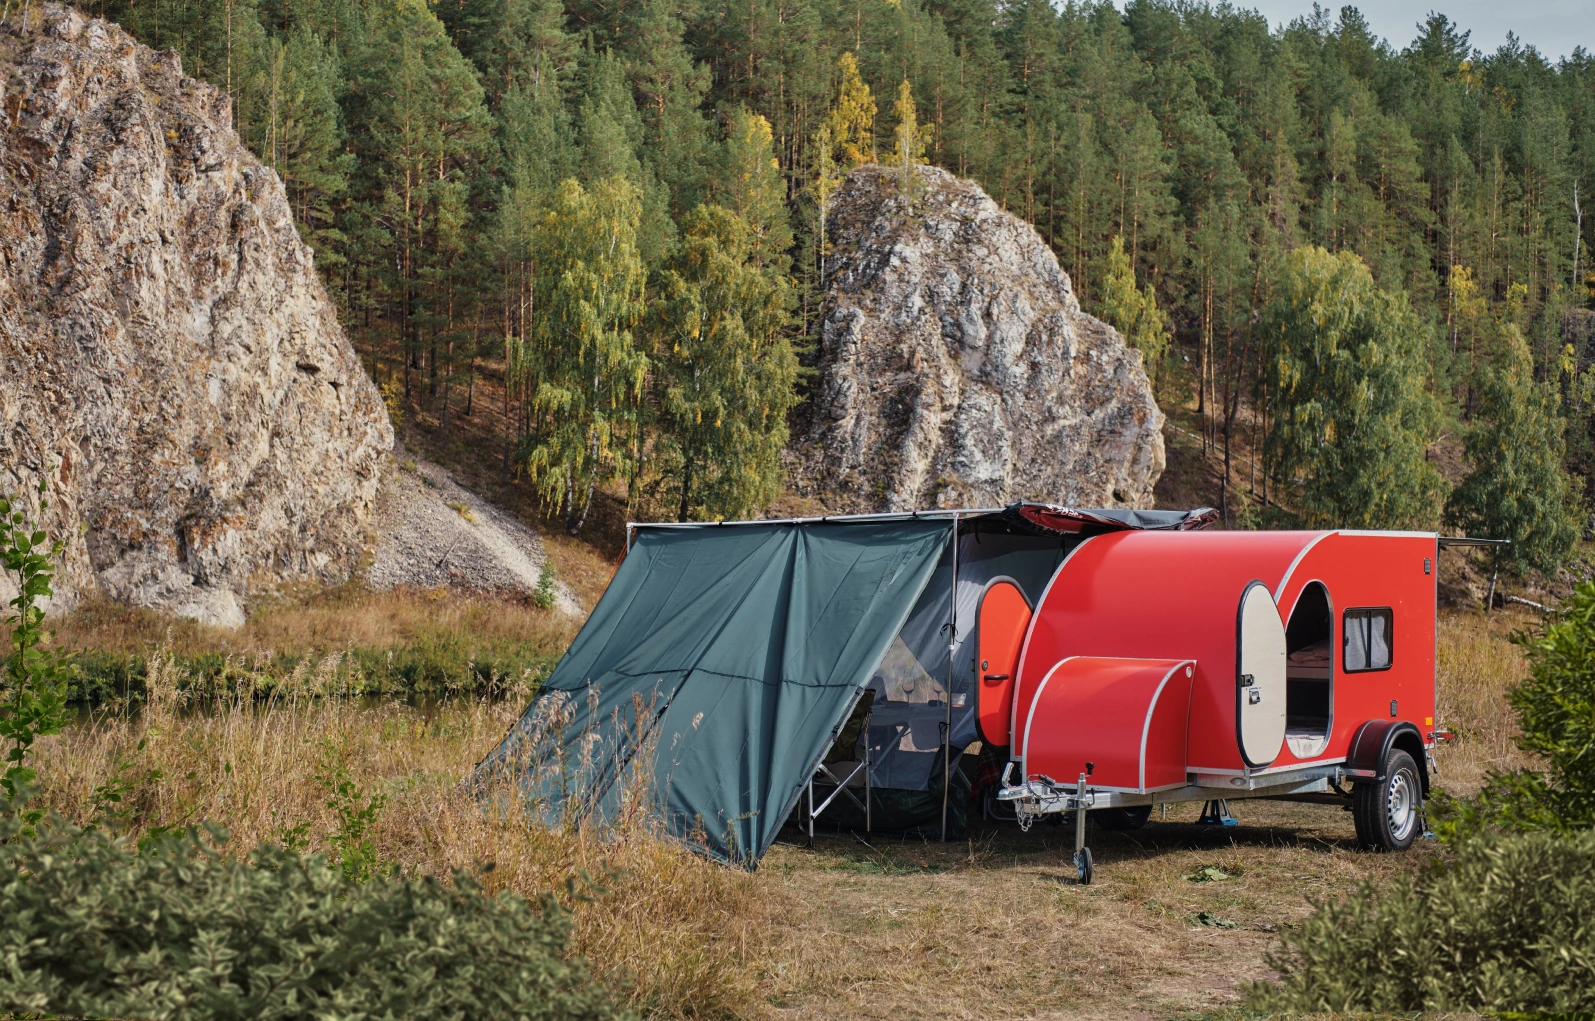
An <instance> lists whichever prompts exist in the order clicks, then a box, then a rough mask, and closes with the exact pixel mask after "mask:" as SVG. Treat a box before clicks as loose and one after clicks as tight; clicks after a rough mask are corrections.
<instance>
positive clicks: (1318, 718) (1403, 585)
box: [979, 531, 1440, 850]
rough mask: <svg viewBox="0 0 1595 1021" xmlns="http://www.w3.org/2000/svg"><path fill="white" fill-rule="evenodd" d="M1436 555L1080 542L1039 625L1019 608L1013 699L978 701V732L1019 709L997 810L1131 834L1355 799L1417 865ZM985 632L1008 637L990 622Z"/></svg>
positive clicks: (1217, 541)
mask: <svg viewBox="0 0 1595 1021" xmlns="http://www.w3.org/2000/svg"><path fill="white" fill-rule="evenodd" d="M1439 542H1440V540H1439V539H1438V537H1437V536H1435V535H1434V534H1432V533H1415V532H1354V531H1323V532H1156V531H1119V532H1111V533H1108V534H1104V535H1097V536H1093V537H1091V538H1089V539H1086V540H1085V541H1083V542H1081V543H1080V544H1079V545H1078V546H1076V547H1075V548H1074V549H1073V550H1072V551H1071V552H1070V553H1069V556H1068V557H1067V559H1066V560H1065V561H1064V562H1063V563H1062V564H1061V565H1060V566H1059V568H1058V570H1057V572H1056V573H1055V574H1054V575H1053V577H1052V581H1051V582H1050V583H1049V584H1048V586H1047V590H1046V593H1045V594H1044V595H1043V596H1042V597H1041V599H1040V601H1039V605H1038V606H1037V607H1036V608H1035V610H1034V612H1033V613H1031V612H1030V610H1029V608H1028V607H1026V608H1024V609H1023V610H1018V611H1015V610H1008V611H1006V612H1007V613H1008V614H1015V613H1017V614H1019V615H1021V616H1024V617H1026V618H1028V619H1027V620H1026V634H1025V638H1024V641H1023V644H1022V647H1021V649H1020V651H1019V653H1018V655H1017V657H1016V660H1015V662H1014V666H1013V669H1012V671H1011V672H1012V674H1013V675H1014V677H1015V683H1014V684H1013V687H1012V690H1011V694H1010V693H1008V691H1007V689H1006V688H1005V686H1004V683H1005V682H1004V681H997V680H996V679H995V678H993V680H984V679H983V682H982V685H981V687H980V689H979V697H980V698H981V699H982V701H981V702H980V707H979V714H980V719H981V721H982V724H983V726H984V725H985V722H986V721H987V720H988V719H991V718H993V717H994V716H995V715H996V714H995V711H994V709H995V707H992V706H989V705H988V704H987V701H986V700H987V699H988V698H989V699H996V700H1004V699H1005V700H1006V701H1007V703H1008V706H1007V708H1008V710H1009V712H1008V717H1007V720H1006V721H1004V726H1003V727H999V728H998V729H997V731H996V732H990V731H988V732H987V733H986V734H985V735H984V736H986V737H987V738H988V740H991V741H994V742H997V743H1002V744H1007V745H1008V746H1009V748H1010V763H1009V767H1008V772H1007V773H1006V779H1005V783H1004V786H1003V790H1002V792H1001V794H1000V795H999V796H1000V797H1001V798H1002V799H1003V800H1005V801H1008V802H1010V803H1011V804H1012V805H1013V807H1014V809H1015V810H1016V812H1017V813H1018V814H1019V817H1020V820H1021V822H1022V823H1024V822H1027V821H1028V820H1030V819H1033V818H1034V817H1035V816H1037V815H1041V814H1045V813H1048V812H1061V811H1073V810H1074V809H1076V808H1077V807H1084V808H1086V809H1103V808H1118V809H1121V810H1122V809H1129V810H1131V811H1128V812H1123V813H1121V816H1120V817H1121V818H1124V817H1128V818H1130V819H1132V820H1133V819H1135V818H1136V817H1137V815H1138V814H1139V817H1140V818H1144V817H1145V816H1144V812H1145V811H1147V810H1148V809H1149V808H1150V806H1152V805H1156V804H1161V803H1169V802H1180V801H1225V800H1229V799H1235V798H1248V797H1295V798H1300V797H1302V796H1304V795H1311V794H1329V795H1331V796H1333V794H1334V792H1337V791H1341V792H1344V791H1346V788H1347V787H1353V788H1354V793H1353V794H1352V797H1353V801H1354V804H1353V808H1354V812H1355V818H1356V825H1357V833H1358V836H1359V838H1360V839H1361V841H1362V842H1363V843H1364V844H1365V845H1367V846H1370V847H1378V848H1384V849H1390V850H1397V849H1403V848H1406V847H1407V846H1409V845H1410V844H1411V843H1412V841H1413V840H1414V838H1415V837H1417V836H1418V834H1419V831H1420V829H1421V825H1422V823H1421V818H1420V815H1419V809H1420V805H1421V799H1422V797H1423V795H1424V794H1425V793H1427V791H1428V787H1429V774H1430V769H1429V762H1428V758H1429V751H1430V749H1432V748H1433V746H1434V741H1435V733H1436V729H1435V720H1434V715H1435V640H1436V638H1435V636H1436V626H1435V625H1436V621H1435V591H1436V590H1435V562H1436V559H1437V557H1438V552H1439V545H1438V544H1439ZM1003 605H1004V606H1006V605H1007V604H1003ZM999 620H1001V623H1000V624H999ZM980 626H981V627H982V629H984V628H985V627H987V626H996V627H1002V628H1004V629H1005V630H1007V629H1011V627H1012V625H1011V623H1009V622H1008V621H1007V620H1006V619H1003V618H999V615H998V613H997V612H988V611H986V610H985V608H984V607H982V615H981V618H980ZM1004 666H1005V664H1003V663H1002V662H1001V661H1000V660H999V661H998V667H994V668H992V671H991V672H988V674H987V676H988V677H991V676H992V674H993V673H994V674H996V675H1001V674H1003V673H1004V672H1007V671H1005V670H1004V669H1001V667H1004ZM1136 809H1139V810H1140V813H1137V812H1135V811H1134V810H1136Z"/></svg>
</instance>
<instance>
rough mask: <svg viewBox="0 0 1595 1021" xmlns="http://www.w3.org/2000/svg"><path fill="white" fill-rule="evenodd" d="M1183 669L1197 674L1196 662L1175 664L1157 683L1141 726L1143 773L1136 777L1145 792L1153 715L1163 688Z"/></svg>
mask: <svg viewBox="0 0 1595 1021" xmlns="http://www.w3.org/2000/svg"><path fill="white" fill-rule="evenodd" d="M1182 667H1188V668H1190V670H1191V672H1192V673H1193V674H1194V673H1195V672H1196V660H1194V659H1184V660H1181V661H1180V662H1178V663H1176V664H1174V666H1173V667H1172V668H1171V669H1170V670H1169V672H1168V673H1166V674H1164V675H1163V679H1162V680H1161V681H1158V682H1157V690H1156V691H1154V692H1152V701H1150V702H1148V703H1147V706H1146V719H1145V721H1143V722H1142V724H1141V762H1140V766H1141V771H1140V774H1139V775H1138V776H1137V777H1136V783H1137V785H1138V787H1139V789H1140V790H1143V791H1144V790H1146V739H1147V735H1148V734H1150V733H1151V732H1152V714H1153V713H1155V712H1157V700H1158V699H1159V698H1162V697H1163V688H1164V686H1165V685H1167V684H1168V683H1169V678H1170V677H1173V676H1174V675H1175V674H1177V673H1179V671H1180V669H1181V668H1182Z"/></svg>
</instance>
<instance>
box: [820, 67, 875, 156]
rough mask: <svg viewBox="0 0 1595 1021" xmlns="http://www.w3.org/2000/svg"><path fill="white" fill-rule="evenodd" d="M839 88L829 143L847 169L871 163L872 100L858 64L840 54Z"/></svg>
mask: <svg viewBox="0 0 1595 1021" xmlns="http://www.w3.org/2000/svg"><path fill="white" fill-rule="evenodd" d="M836 66H837V69H838V70H840V71H841V72H842V85H841V88H840V89H839V91H838V92H837V96H836V103H835V105H833V106H832V107H831V114H830V117H829V122H830V126H831V139H832V141H833V142H834V143H835V144H836V146H837V148H839V149H840V150H841V151H842V162H843V163H844V164H845V165H846V166H847V167H848V168H849V169H851V168H853V167H858V166H863V165H865V164H867V163H874V162H875V98H874V97H873V96H871V95H870V90H869V86H868V85H867V84H865V82H864V79H863V78H862V77H861V76H860V75H859V73H858V61H857V60H856V59H854V57H853V54H851V53H844V54H842V57H841V59H840V60H838V61H837V62H836Z"/></svg>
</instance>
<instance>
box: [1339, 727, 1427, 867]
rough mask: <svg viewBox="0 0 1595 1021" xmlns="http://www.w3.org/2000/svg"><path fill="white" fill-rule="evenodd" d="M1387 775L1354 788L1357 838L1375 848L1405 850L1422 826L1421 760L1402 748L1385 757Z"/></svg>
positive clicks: (1366, 846) (1353, 812) (1368, 847)
mask: <svg viewBox="0 0 1595 1021" xmlns="http://www.w3.org/2000/svg"><path fill="white" fill-rule="evenodd" d="M1384 774H1385V778H1384V780H1383V781H1375V782H1373V783H1359V784H1357V785H1356V786H1355V787H1354V788H1353V789H1352V810H1351V815H1352V818H1353V819H1354V820H1355V821H1356V824H1357V842H1358V843H1359V844H1361V845H1362V846H1363V847H1365V848H1367V849H1369V850H1372V851H1405V850H1406V849H1407V848H1409V847H1411V846H1412V842H1413V841H1414V840H1416V839H1417V838H1418V833H1419V831H1420V830H1421V829H1422V828H1423V779H1422V777H1420V776H1419V774H1418V764H1417V763H1416V762H1414V761H1413V758H1412V756H1411V755H1410V754H1408V753H1407V752H1404V751H1402V750H1400V749H1399V748H1393V749H1391V751H1390V757H1389V758H1388V759H1386V760H1385V769H1384Z"/></svg>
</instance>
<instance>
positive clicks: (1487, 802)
mask: <svg viewBox="0 0 1595 1021" xmlns="http://www.w3.org/2000/svg"><path fill="white" fill-rule="evenodd" d="M1513 640H1514V641H1516V642H1517V643H1519V644H1520V645H1522V646H1523V648H1524V651H1525V652H1526V653H1527V655H1528V660H1529V668H1530V675H1529V678H1528V680H1526V681H1524V682H1523V683H1522V684H1521V685H1519V686H1518V687H1517V688H1516V689H1515V690H1513V692H1512V693H1511V695H1510V696H1509V697H1510V698H1511V701H1512V707H1513V709H1514V710H1515V711H1516V716H1517V723H1518V729H1519V730H1520V731H1521V734H1520V736H1519V737H1518V739H1517V741H1518V745H1519V746H1520V747H1521V748H1523V749H1524V750H1525V751H1529V752H1533V753H1534V754H1536V755H1539V756H1541V757H1542V758H1543V761H1544V765H1545V768H1544V771H1543V772H1537V771H1529V770H1513V771H1506V772H1502V771H1495V772H1492V773H1491V774H1490V776H1489V778H1488V779H1487V781H1486V783H1485V786H1484V789H1483V790H1482V791H1481V792H1480V793H1479V795H1478V796H1477V797H1474V798H1470V799H1466V800H1459V799H1453V798H1444V797H1441V798H1437V799H1436V801H1435V804H1434V805H1433V808H1432V813H1433V818H1434V822H1435V824H1436V825H1435V830H1436V832H1437V833H1439V835H1440V836H1441V837H1442V838H1443V839H1445V840H1447V841H1451V842H1455V841H1457V840H1462V839H1466V838H1468V837H1470V836H1472V835H1475V834H1478V833H1482V832H1485V831H1486V830H1506V831H1517V832H1526V831H1532V830H1542V829H1543V830H1552V831H1556V832H1563V833H1568V832H1573V831H1576V830H1583V829H1588V828H1589V827H1591V826H1595V581H1586V582H1584V583H1583V584H1581V585H1579V586H1578V587H1577V588H1576V589H1574V590H1573V594H1572V595H1571V596H1569V597H1568V599H1567V601H1566V602H1564V603H1563V604H1562V605H1561V607H1559V608H1558V611H1557V613H1556V616H1555V617H1554V618H1553V619H1552V620H1551V621H1550V622H1549V623H1547V624H1545V625H1543V626H1541V627H1540V628H1538V629H1537V630H1535V631H1532V632H1529V633H1527V634H1520V635H1516V636H1514V638H1513Z"/></svg>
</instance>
